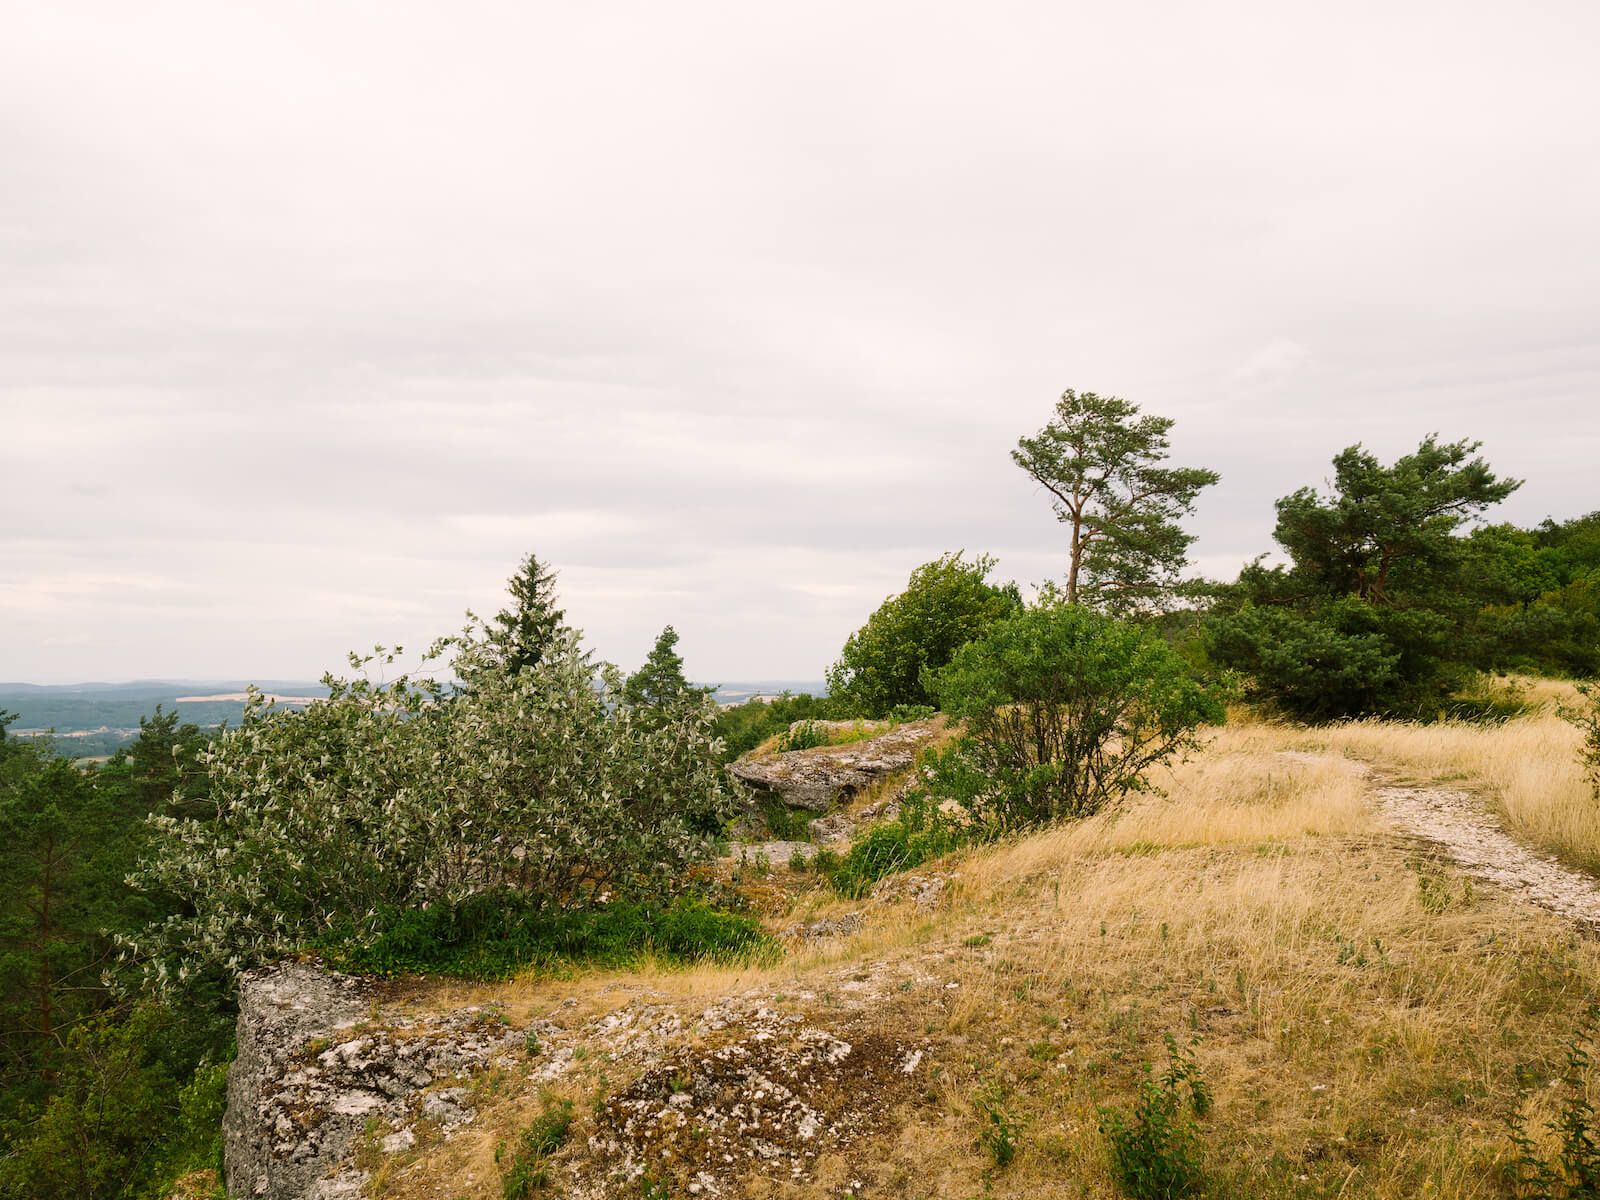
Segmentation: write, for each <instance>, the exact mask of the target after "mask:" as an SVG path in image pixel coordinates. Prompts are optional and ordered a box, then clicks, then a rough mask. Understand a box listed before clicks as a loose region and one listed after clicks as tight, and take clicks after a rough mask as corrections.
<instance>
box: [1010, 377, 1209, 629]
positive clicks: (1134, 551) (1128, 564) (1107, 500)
mask: <svg viewBox="0 0 1600 1200" xmlns="http://www.w3.org/2000/svg"><path fill="white" fill-rule="evenodd" d="M1172 424H1173V422H1172V419H1171V418H1170V417H1154V416H1145V417H1141V416H1140V415H1139V407H1138V405H1136V404H1130V403H1129V402H1128V401H1126V400H1122V399H1119V398H1117V397H1116V396H1097V395H1095V393H1093V392H1082V393H1079V392H1075V391H1073V390H1072V389H1071V388H1068V389H1067V390H1066V391H1065V392H1063V393H1062V394H1061V399H1060V400H1058V401H1057V402H1056V407H1055V414H1054V416H1053V417H1052V418H1051V420H1050V423H1049V424H1047V425H1046V426H1045V427H1044V428H1043V429H1041V430H1040V431H1039V432H1038V433H1037V434H1035V435H1034V436H1033V437H1025V438H1022V439H1021V440H1019V441H1018V442H1017V448H1016V449H1015V450H1013V451H1012V452H1011V460H1012V461H1013V462H1015V463H1016V464H1017V466H1019V467H1021V468H1022V469H1023V470H1024V471H1026V472H1027V473H1028V475H1029V476H1030V477H1032V479H1033V480H1034V482H1036V483H1038V484H1039V486H1040V487H1042V488H1044V489H1045V491H1046V492H1048V493H1049V494H1050V502H1051V506H1052V507H1053V508H1054V509H1055V513H1056V519H1057V520H1058V521H1060V522H1061V523H1062V524H1064V525H1066V526H1067V528H1068V531H1069V534H1068V542H1067V578H1066V596H1065V598H1066V602H1067V603H1068V604H1079V603H1083V604H1090V605H1094V606H1096V607H1102V608H1108V609H1111V610H1113V611H1116V612H1121V613H1129V612H1133V611H1137V610H1143V609H1149V608H1151V607H1154V606H1159V604H1160V603H1161V602H1162V601H1163V600H1165V599H1166V598H1167V597H1168V596H1170V595H1172V594H1173V592H1174V591H1175V590H1176V589H1177V585H1178V574H1179V572H1180V571H1181V570H1182V569H1183V567H1184V566H1185V564H1186V562H1187V558H1186V555H1187V554H1188V550H1189V546H1190V543H1192V542H1193V541H1194V537H1193V535H1192V534H1189V533H1186V532H1185V531H1184V529H1183V527H1182V526H1181V525H1180V524H1179V521H1180V520H1181V519H1182V518H1183V517H1186V516H1188V515H1189V514H1190V513H1191V512H1193V511H1194V501H1195V497H1196V496H1198V495H1199V493H1200V490H1201V489H1202V488H1206V487H1210V486H1211V485H1212V484H1214V483H1216V482H1217V480H1218V478H1219V476H1218V475H1217V473H1216V472H1215V471H1209V470H1206V469H1204V468H1201V467H1168V466H1164V465H1163V464H1164V463H1165V461H1166V457H1167V450H1168V448H1169V446H1170V442H1169V438H1168V434H1169V433H1170V432H1171V430H1172Z"/></svg>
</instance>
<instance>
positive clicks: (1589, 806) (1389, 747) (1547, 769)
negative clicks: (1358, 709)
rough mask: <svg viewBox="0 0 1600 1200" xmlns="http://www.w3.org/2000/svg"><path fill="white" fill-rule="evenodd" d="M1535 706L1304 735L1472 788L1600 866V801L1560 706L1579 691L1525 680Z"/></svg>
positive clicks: (1564, 850)
mask: <svg viewBox="0 0 1600 1200" xmlns="http://www.w3.org/2000/svg"><path fill="white" fill-rule="evenodd" d="M1525 686H1526V697H1527V699H1528V701H1529V703H1531V704H1534V705H1537V708H1536V710H1535V711H1534V712H1532V713H1530V714H1529V715H1527V716H1521V717H1516V718H1513V719H1512V720H1510V721H1507V722H1505V723H1504V724H1503V725H1474V724H1455V723H1442V724H1437V725H1416V724H1410V723H1399V722H1391V721H1356V722H1351V723H1348V724H1344V725H1336V726H1331V727H1329V728H1326V729H1320V730H1317V731H1316V732H1315V734H1313V735H1309V737H1308V738H1306V739H1304V740H1306V741H1308V742H1314V743H1316V744H1319V745H1322V746H1326V747H1328V748H1330V749H1334V750H1338V751H1340V752H1341V753H1344V754H1348V755H1351V756H1354V757H1358V758H1361V759H1365V760H1367V761H1370V762H1373V763H1376V764H1379V765H1383V766H1389V767H1399V768H1401V769H1403V770H1405V771H1407V772H1410V773H1413V774H1415V775H1417V776H1420V777H1422V778H1425V779H1429V780H1435V781H1445V782H1452V783H1455V784H1457V785H1458V786H1462V785H1464V786H1467V787H1470V788H1475V789H1477V790H1479V791H1481V793H1482V794H1483V795H1484V797H1485V798H1486V799H1487V800H1489V801H1490V802H1491V804H1492V805H1493V806H1494V807H1495V808H1497V809H1498V810H1499V811H1500V813H1501V815H1502V816H1503V817H1504V819H1505V822H1506V826H1507V828H1508V829H1509V830H1510V832H1511V833H1512V834H1513V835H1515V836H1516V837H1518V838H1521V839H1522V840H1523V841H1526V842H1528V843H1530V844H1531V845H1534V846H1538V847H1540V848H1542V849H1544V850H1547V851H1549V852H1550V853H1552V854H1554V855H1556V856H1557V857H1559V858H1561V859H1563V860H1565V861H1566V862H1568V863H1570V864H1572V865H1573V866H1576V867H1579V868H1580V869H1583V870H1586V871H1589V872H1591V873H1600V802H1597V800H1596V797H1595V795H1594V791H1593V789H1592V788H1591V787H1590V785H1589V783H1588V782H1587V781H1586V780H1585V779H1584V776H1583V768H1582V766H1581V764H1580V760H1579V749H1580V745H1581V742H1582V737H1581V735H1580V734H1579V732H1578V730H1577V729H1576V728H1574V727H1573V726H1572V725H1570V724H1569V723H1568V722H1566V721H1564V720H1562V719H1561V717H1560V715H1559V713H1558V711H1557V709H1558V707H1559V706H1560V705H1562V704H1570V703H1572V702H1574V701H1575V700H1576V698H1577V693H1576V692H1575V691H1574V690H1573V689H1572V688H1571V686H1570V685H1566V684H1560V683H1556V682H1554V681H1550V680H1541V681H1528V682H1527V684H1526V685H1525Z"/></svg>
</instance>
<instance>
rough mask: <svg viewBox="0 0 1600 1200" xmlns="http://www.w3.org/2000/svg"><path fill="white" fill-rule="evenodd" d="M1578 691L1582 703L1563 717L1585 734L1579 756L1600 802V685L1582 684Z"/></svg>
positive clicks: (1564, 713) (1564, 712)
mask: <svg viewBox="0 0 1600 1200" xmlns="http://www.w3.org/2000/svg"><path fill="white" fill-rule="evenodd" d="M1578 691H1579V692H1580V693H1581V694H1582V696H1583V700H1582V702H1581V703H1580V704H1578V705H1575V706H1573V707H1571V708H1565V709H1563V710H1562V713H1561V715H1562V716H1563V717H1565V718H1566V719H1567V720H1568V721H1571V722H1572V724H1574V725H1576V726H1577V727H1578V729H1579V730H1580V731H1581V732H1582V733H1583V748H1582V749H1581V750H1580V752H1579V754H1580V757H1581V758H1582V760H1583V769H1584V775H1585V776H1586V777H1587V778H1588V780H1589V783H1590V785H1591V786H1593V788H1594V794H1595V799H1596V800H1600V685H1596V684H1580V685H1579V686H1578Z"/></svg>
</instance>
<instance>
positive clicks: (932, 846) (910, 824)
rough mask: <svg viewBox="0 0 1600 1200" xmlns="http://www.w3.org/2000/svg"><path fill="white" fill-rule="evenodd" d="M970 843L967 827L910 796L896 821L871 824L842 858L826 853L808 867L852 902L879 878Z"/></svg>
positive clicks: (902, 804)
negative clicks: (812, 867) (813, 869)
mask: <svg viewBox="0 0 1600 1200" xmlns="http://www.w3.org/2000/svg"><path fill="white" fill-rule="evenodd" d="M970 840H971V836H970V833H969V830H968V829H967V828H966V827H965V826H963V825H961V824H959V823H957V822H956V821H953V820H952V819H951V818H949V817H947V816H945V815H944V814H943V813H941V812H940V811H939V810H938V809H937V808H935V807H934V806H933V805H932V804H931V803H929V802H928V801H927V800H926V799H925V798H919V797H917V796H908V797H907V798H906V799H905V800H904V801H902V803H901V808H900V816H899V817H898V818H897V819H895V820H893V821H885V822H883V823H882V824H879V825H874V826H873V827H872V828H871V829H869V830H868V831H867V832H866V834H865V835H864V836H862V837H860V838H858V839H857V840H856V841H855V843H854V844H853V845H852V846H851V847H850V850H849V852H848V853H846V854H845V855H843V856H838V855H835V854H833V853H832V852H827V851H825V852H823V853H821V854H818V855H817V856H816V858H815V859H814V860H813V861H812V865H813V866H814V867H815V868H816V870H817V871H818V872H819V873H820V874H822V875H823V877H824V878H826V879H827V880H828V882H829V884H831V885H832V887H833V889H834V891H836V892H838V893H839V894H840V895H841V896H844V897H846V898H848V899H852V900H854V899H859V898H860V897H862V896H864V895H866V894H867V892H869V891H870V890H871V889H872V885H873V884H875V883H877V882H878V880H880V879H883V878H884V877H886V876H889V875H893V874H896V873H897V872H900V871H909V870H911V869H912V868H913V867H918V866H921V865H922V864H923V863H925V862H927V861H929V860H930V859H934V858H939V857H940V856H942V855H945V854H949V853H950V852H951V851H953V850H957V849H959V848H960V847H961V846H963V845H966V844H967V843H968V842H969V841H970Z"/></svg>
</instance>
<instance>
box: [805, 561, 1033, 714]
mask: <svg viewBox="0 0 1600 1200" xmlns="http://www.w3.org/2000/svg"><path fill="white" fill-rule="evenodd" d="M993 569H994V559H992V558H990V557H989V556H987V555H980V556H979V557H978V558H976V559H973V560H972V561H971V562H968V561H966V560H965V559H964V558H963V557H962V554H961V553H959V552H958V553H955V554H946V555H944V556H943V557H941V558H938V559H935V560H934V561H933V562H930V563H924V564H923V565H922V566H920V567H918V568H917V569H916V570H915V571H913V572H912V573H911V578H910V580H909V581H908V582H907V584H906V589H905V591H903V592H901V593H900V594H899V595H896V596H891V597H889V599H887V600H885V601H884V602H883V603H882V604H881V605H879V606H878V608H877V610H876V611H875V612H874V613H873V614H872V615H871V616H870V617H868V618H867V623H866V624H865V625H863V626H862V627H861V628H860V629H858V630H856V632H855V633H853V634H851V635H850V637H849V639H848V640H847V641H846V642H845V644H844V649H843V650H842V651H840V654H839V661H838V662H836V663H834V664H833V666H832V667H831V668H829V671H828V694H829V696H830V697H832V699H833V706H834V707H835V708H836V709H837V710H838V711H839V712H840V713H841V714H848V715H850V716H867V717H877V716H882V715H883V714H885V713H888V712H889V711H891V710H892V709H894V708H895V707H896V706H899V705H917V706H927V705H930V704H932V703H933V696H932V695H931V693H930V692H929V691H928V689H927V685H926V682H925V673H926V672H928V671H932V670H937V669H938V668H940V667H942V666H944V664H945V663H947V662H949V661H950V658H951V656H952V655H953V654H955V652H956V651H957V650H959V649H960V648H961V647H962V646H964V645H966V644H967V643H968V642H970V641H972V640H973V639H974V638H976V637H979V636H981V635H982V634H983V633H984V631H985V630H987V629H988V628H989V627H990V626H991V625H993V624H994V623H995V622H996V621H999V620H1001V619H1003V618H1005V617H1008V616H1011V615H1012V614H1013V613H1015V612H1017V611H1018V609H1020V608H1021V606H1022V599H1021V595H1020V593H1019V592H1018V591H1017V587H1016V585H1015V584H1007V585H1005V586H1003V587H998V586H995V585H993V584H991V583H989V582H988V576H989V572H990V571H992V570H993Z"/></svg>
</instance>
